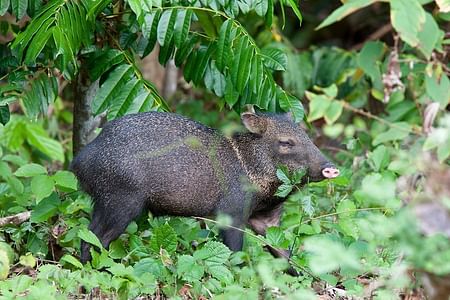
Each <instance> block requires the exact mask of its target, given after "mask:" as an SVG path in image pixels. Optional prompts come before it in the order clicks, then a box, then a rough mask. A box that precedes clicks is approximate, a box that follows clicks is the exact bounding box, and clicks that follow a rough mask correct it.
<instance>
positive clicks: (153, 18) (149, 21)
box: [142, 9, 161, 56]
mask: <svg viewBox="0 0 450 300" xmlns="http://www.w3.org/2000/svg"><path fill="white" fill-rule="evenodd" d="M160 17H161V10H160V9H154V10H153V11H152V12H150V13H148V14H145V16H144V23H143V24H142V34H143V35H144V38H146V39H148V43H147V46H146V47H145V50H144V53H143V56H147V55H148V54H149V53H150V52H151V51H152V50H153V48H154V47H155V43H156V40H157V37H158V24H159V19H160Z"/></svg>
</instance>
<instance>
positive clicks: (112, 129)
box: [72, 112, 244, 216]
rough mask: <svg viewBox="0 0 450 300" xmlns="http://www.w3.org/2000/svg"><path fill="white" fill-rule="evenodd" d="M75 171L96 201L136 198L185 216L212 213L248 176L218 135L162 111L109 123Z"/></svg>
mask: <svg viewBox="0 0 450 300" xmlns="http://www.w3.org/2000/svg"><path fill="white" fill-rule="evenodd" d="M72 169H73V171H74V172H75V174H76V175H77V177H78V179H79V181H80V183H81V185H82V187H83V189H84V190H85V191H86V192H88V193H89V194H91V195H92V196H93V198H94V201H97V202H98V201H108V200H106V199H107V198H108V197H107V195H118V194H121V195H127V193H128V194H129V193H138V194H139V195H140V197H142V201H145V203H146V205H147V206H148V207H149V208H150V210H151V211H152V212H153V213H154V214H171V215H186V216H192V215H211V214H213V213H214V211H215V209H216V205H217V202H218V201H219V199H223V198H226V195H227V194H230V193H234V192H236V191H237V190H238V189H240V186H239V184H240V183H239V182H240V181H239V179H240V177H242V176H243V174H244V172H243V170H242V168H241V166H240V164H239V162H238V160H237V157H236V154H235V153H234V151H233V149H232V148H231V145H230V144H229V142H228V141H227V140H226V139H225V138H223V137H222V136H221V135H220V134H219V133H218V132H217V131H216V130H214V129H211V128H208V127H206V126H204V125H202V124H200V123H197V122H194V121H192V120H189V119H187V118H184V117H182V116H179V115H175V114H170V113H158V112H149V113H142V114H135V115H129V116H125V117H123V118H121V119H117V120H114V121H112V122H109V123H108V124H106V126H105V127H104V128H103V130H102V132H101V133H100V135H99V136H98V137H97V138H96V139H95V140H94V141H93V142H92V143H90V144H89V145H87V146H86V147H85V148H84V149H83V150H82V151H81V152H80V153H79V154H78V155H77V157H76V158H75V159H74V161H73V163H72ZM105 195H106V196H105ZM122 201H126V199H123V200H122Z"/></svg>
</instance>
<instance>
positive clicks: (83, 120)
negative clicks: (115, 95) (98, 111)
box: [72, 69, 104, 156]
mask: <svg viewBox="0 0 450 300" xmlns="http://www.w3.org/2000/svg"><path fill="white" fill-rule="evenodd" d="M98 88H99V82H98V80H97V81H95V82H91V81H90V80H89V77H88V75H87V72H86V70H84V69H82V70H80V73H79V74H78V78H77V81H76V84H75V85H74V103H73V137H72V144H73V155H74V156H75V155H76V154H77V153H78V152H79V151H80V150H81V149H82V148H83V147H84V146H86V145H87V144H88V143H89V142H91V141H92V140H93V139H94V138H95V133H94V131H95V129H96V128H98V127H99V126H100V125H101V123H102V119H103V118H104V116H102V115H99V116H97V117H94V116H93V115H92V106H91V104H92V100H93V99H94V96H95V94H96V93H97V91H98Z"/></svg>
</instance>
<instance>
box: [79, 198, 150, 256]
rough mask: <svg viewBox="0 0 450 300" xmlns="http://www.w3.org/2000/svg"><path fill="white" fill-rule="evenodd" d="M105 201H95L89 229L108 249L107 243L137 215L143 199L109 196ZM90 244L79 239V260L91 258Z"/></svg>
mask: <svg viewBox="0 0 450 300" xmlns="http://www.w3.org/2000/svg"><path fill="white" fill-rule="evenodd" d="M108 198H109V199H107V200H106V201H105V199H102V200H101V201H96V202H95V203H94V209H93V212H92V219H91V223H90V224H89V230H91V231H92V232H93V233H94V234H95V235H96V236H97V237H98V239H99V240H100V242H101V243H102V246H103V247H104V248H106V249H108V247H109V244H110V243H111V242H112V241H114V240H115V239H117V238H118V237H119V236H120V235H121V234H122V233H123V232H124V231H125V229H126V228H127V226H128V224H130V222H131V221H132V220H133V219H135V218H136V217H138V216H139V215H140V214H141V212H142V210H143V208H144V203H145V199H142V198H141V197H137V196H134V195H130V194H128V195H121V196H120V197H119V196H117V195H116V196H109V197H108ZM89 249H90V244H88V243H86V242H84V241H81V261H82V262H83V263H86V262H87V261H89V260H90V259H91V254H90V252H89Z"/></svg>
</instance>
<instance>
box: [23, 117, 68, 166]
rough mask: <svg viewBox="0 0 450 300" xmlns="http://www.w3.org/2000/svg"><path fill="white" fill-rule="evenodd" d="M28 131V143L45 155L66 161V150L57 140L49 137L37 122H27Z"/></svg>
mask: <svg viewBox="0 0 450 300" xmlns="http://www.w3.org/2000/svg"><path fill="white" fill-rule="evenodd" d="M26 133H27V136H26V138H27V141H28V143H29V144H30V145H31V146H33V147H35V148H36V149H38V150H39V151H41V152H42V153H44V154H45V155H47V156H49V157H50V158H53V159H55V160H59V161H61V162H64V150H63V147H62V146H61V143H59V142H58V141H56V140H53V139H51V138H49V137H48V135H47V132H45V130H44V129H43V128H42V127H40V126H39V125H37V124H32V123H27V124H26Z"/></svg>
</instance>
